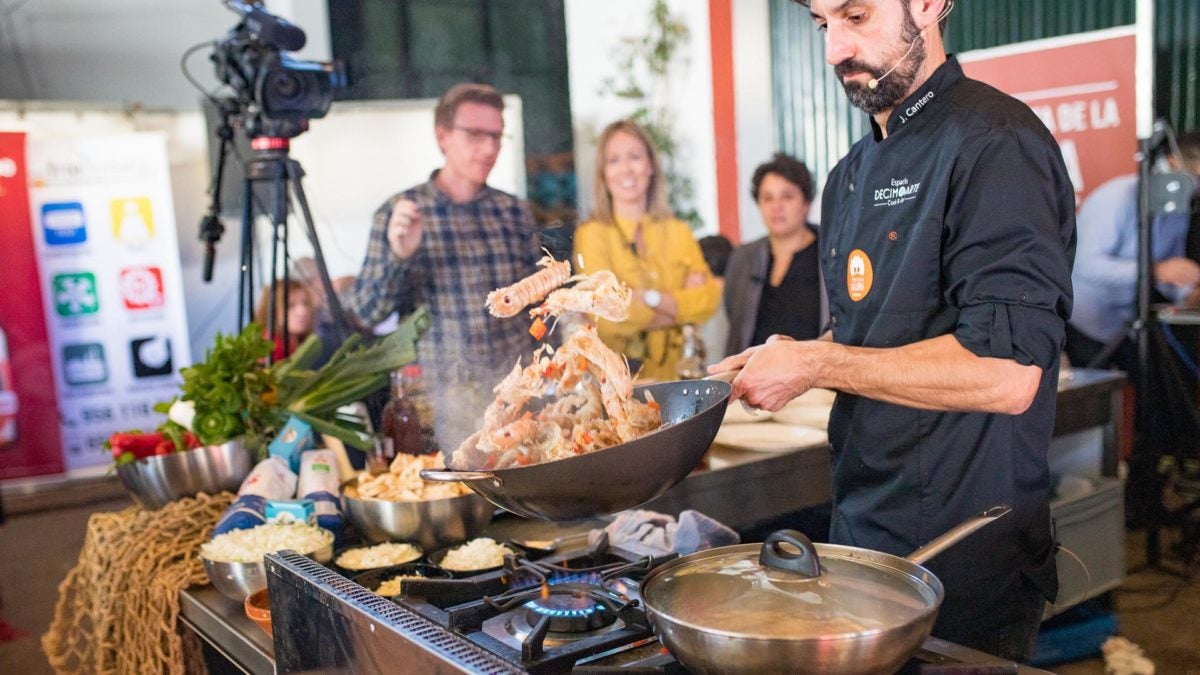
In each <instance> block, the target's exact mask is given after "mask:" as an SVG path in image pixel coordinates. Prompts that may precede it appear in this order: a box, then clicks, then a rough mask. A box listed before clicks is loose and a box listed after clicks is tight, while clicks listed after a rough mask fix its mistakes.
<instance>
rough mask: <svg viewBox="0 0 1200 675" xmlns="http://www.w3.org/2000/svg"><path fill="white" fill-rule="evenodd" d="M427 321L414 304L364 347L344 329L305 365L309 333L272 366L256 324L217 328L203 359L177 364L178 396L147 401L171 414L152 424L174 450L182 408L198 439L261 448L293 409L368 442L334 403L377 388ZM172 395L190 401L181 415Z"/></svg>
mask: <svg viewBox="0 0 1200 675" xmlns="http://www.w3.org/2000/svg"><path fill="white" fill-rule="evenodd" d="M429 322H430V319H429V314H428V312H427V311H426V310H425V309H424V308H421V309H418V310H417V311H416V312H414V313H413V314H412V315H410V316H409V317H408V318H407V319H405V320H404V321H403V322H402V323H401V324H400V326H399V327H398V328H397V329H396V331H395V332H393V333H391V334H390V335H388V336H386V337H384V338H382V339H380V340H378V341H377V342H375V343H374V344H371V345H368V346H364V345H363V341H362V337H361V336H359V335H357V334H354V335H351V336H350V338H348V339H347V340H346V341H345V342H344V343H343V344H342V346H341V347H340V348H338V350H337V351H336V352H335V353H334V354H333V356H332V357H331V358H330V359H329V361H328V362H327V363H325V364H324V365H323V366H321V367H320V368H318V369H316V370H313V369H312V366H313V364H314V363H315V362H316V359H317V358H318V357H319V356H320V354H321V341H320V338H318V337H316V336H315V335H314V336H310V337H309V338H308V339H306V340H305V341H304V342H303V343H301V344H300V346H299V347H298V348H297V349H296V351H295V353H293V354H292V355H291V356H290V357H288V358H286V359H283V360H281V361H279V362H277V363H275V364H274V365H272V366H267V365H266V364H265V361H266V357H267V356H268V355H270V353H271V351H272V350H273V348H274V346H273V344H272V343H271V342H270V341H269V340H266V339H264V338H263V337H262V334H263V329H262V327H261V326H258V325H256V324H253V323H252V324H250V325H248V326H246V328H245V329H244V330H242V332H241V334H240V335H231V336H228V337H226V336H223V335H217V338H216V342H215V343H214V345H213V347H212V348H211V349H209V350H208V352H207V353H206V354H205V360H204V362H203V363H199V364H196V365H194V366H191V367H189V368H184V369H183V370H182V371H181V374H182V375H183V386H182V390H183V393H182V395H181V396H178V397H176V398H173V399H171V400H170V401H165V402H163V403H159V404H158V405H156V406H155V408H154V409H155V410H157V411H159V412H163V413H170V414H171V417H172V419H170V420H168V421H167V422H164V423H163V425H162V426H160V427H159V431H160V432H162V433H163V434H165V435H166V436H167V437H168V438H170V439H171V440H173V441H175V446H176V448H177V449H179V450H183V449H185V448H186V438H185V432H186V431H187V430H188V429H187V424H186V423H187V422H188V420H187V419H186V417H187V416H189V415H190V416H191V419H190V426H191V431H193V432H194V433H195V434H196V436H197V437H198V438H199V440H200V442H201V443H202V444H204V445H214V444H219V443H224V442H226V441H230V440H233V439H235V438H241V439H243V442H244V443H245V444H246V447H248V448H251V449H253V450H256V451H261V450H262V449H264V448H265V446H266V444H267V442H268V441H269V440H270V439H271V438H272V437H273V436H274V434H275V432H277V431H278V430H279V429H280V428H282V427H283V425H284V424H285V423H286V422H287V418H288V417H289V416H291V415H295V416H296V417H298V418H300V419H301V420H303V421H305V422H307V423H308V424H309V425H311V426H312V428H313V429H314V430H315V431H317V432H319V433H323V434H328V435H330V436H334V437H336V438H339V439H341V440H342V441H343V442H345V443H347V444H348V445H351V446H353V447H357V448H361V449H364V450H365V449H369V448H370V447H371V444H372V439H371V436H370V435H369V434H368V433H367V432H366V429H364V428H363V426H362V423H361V422H360V421H359V420H358V418H356V417H353V416H346V415H343V414H341V413H339V412H338V409H339V408H341V407H342V406H345V405H346V404H348V403H353V402H354V401H358V400H361V399H362V398H363V397H365V396H367V395H368V394H370V393H371V392H373V391H376V390H378V389H380V388H383V387H384V386H386V385H387V383H388V374H389V373H391V372H392V371H394V370H396V369H398V368H400V367H402V366H404V365H405V364H408V363H410V362H412V361H413V360H414V359H415V358H416V342H417V339H418V338H420V336H421V335H422V334H423V333H424V332H425V330H426V329H427V328H428V327H429ZM179 401H182V402H183V403H184V407H185V408H187V407H190V408H191V410H189V411H188V413H186V414H184V415H182V416H180V415H176V414H175V412H174V409H176V408H178V407H179ZM193 412H194V414H191V413H193Z"/></svg>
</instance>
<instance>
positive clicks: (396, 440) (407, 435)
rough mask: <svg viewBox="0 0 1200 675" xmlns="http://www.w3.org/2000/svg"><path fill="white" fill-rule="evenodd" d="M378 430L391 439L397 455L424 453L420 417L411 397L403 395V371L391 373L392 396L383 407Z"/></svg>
mask: <svg viewBox="0 0 1200 675" xmlns="http://www.w3.org/2000/svg"><path fill="white" fill-rule="evenodd" d="M382 418H383V419H382V423H381V424H380V430H381V431H382V432H383V435H384V436H386V437H388V438H390V439H392V450H393V452H395V453H396V454H397V455H399V454H401V453H403V454H408V455H423V454H425V443H424V441H423V440H422V438H421V419H420V417H419V416H418V415H417V408H416V406H414V405H413V402H412V399H410V398H409V397H408V396H406V395H405V381H404V373H403V372H402V371H396V372H394V373H392V398H391V400H389V401H388V402H387V405H385V406H384V407H383V415H382Z"/></svg>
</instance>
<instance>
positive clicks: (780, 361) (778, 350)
mask: <svg viewBox="0 0 1200 675" xmlns="http://www.w3.org/2000/svg"><path fill="white" fill-rule="evenodd" d="M822 347H823V345H821V344H820V343H818V342H815V341H798V340H793V339H791V338H788V337H784V336H772V338H771V339H770V340H768V341H767V343H766V344H764V345H759V346H757V347H751V348H750V349H747V350H746V351H744V352H742V353H741V354H735V355H733V356H730V357H728V358H726V359H724V360H723V361H721V362H720V363H717V364H715V365H713V366H709V368H708V372H709V373H711V374H715V373H722V372H725V371H727V370H734V369H736V368H741V369H742V372H740V373H738V375H737V377H735V378H734V380H733V393H732V394H731V395H730V396H731V398H733V399H735V400H736V399H742V400H744V401H746V402H747V403H749V404H750V405H752V406H754V407H756V408H762V409H763V410H769V411H772V412H774V411H776V410H779V409H780V408H782V407H783V406H785V405H787V402H788V401H790V400H792V399H793V398H796V397H797V396H799V395H800V394H803V393H804V392H806V391H808V390H809V389H812V388H813V387H814V386H815V382H816V377H817V374H818V372H819V371H820V367H821V361H820V358H819V355H820V351H821V348H822Z"/></svg>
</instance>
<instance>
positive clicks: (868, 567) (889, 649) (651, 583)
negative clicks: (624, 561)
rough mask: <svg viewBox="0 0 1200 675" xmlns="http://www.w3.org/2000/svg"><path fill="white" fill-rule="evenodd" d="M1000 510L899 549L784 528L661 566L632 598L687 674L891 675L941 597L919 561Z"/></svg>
mask: <svg viewBox="0 0 1200 675" xmlns="http://www.w3.org/2000/svg"><path fill="white" fill-rule="evenodd" d="M1010 510H1011V509H1009V508H1008V507H1006V506H997V507H993V508H991V509H988V510H987V511H985V512H984V513H982V514H980V515H978V516H975V517H974V518H971V519H970V520H968V521H967V522H965V523H963V524H961V525H959V526H957V527H955V528H954V529H952V530H950V531H949V532H947V533H946V534H943V535H942V536H940V537H938V538H937V539H935V540H933V541H932V542H930V543H929V544H927V545H926V546H924V547H922V548H920V549H919V550H917V551H916V552H914V553H912V554H911V555H909V556H907V557H905V558H901V557H899V556H894V555H890V554H888V553H881V552H879V551H872V550H869V549H862V548H856V547H853V546H838V545H832V544H813V543H812V542H810V541H809V540H808V538H807V537H805V536H804V535H803V534H800V533H799V532H795V531H792V530H782V531H779V532H775V533H773V534H772V535H771V536H769V537H767V540H766V541H765V542H764V543H763V544H762V545H761V546H760V545H758V544H742V545H739V546H725V547H722V548H716V549H711V550H708V551H701V552H698V553H693V554H691V555H688V556H685V557H682V558H678V559H676V560H674V561H671V562H669V563H667V564H666V565H662V566H660V567H659V568H657V569H655V570H654V571H653V572H651V573H650V575H649V576H647V577H646V579H645V581H643V582H642V585H641V595H642V601H643V602H644V603H645V606H646V613H647V615H648V616H649V618H650V622H651V623H652V624H653V625H654V628H655V630H656V632H657V633H658V637H659V639H660V640H661V641H662V643H663V644H664V645H666V647H667V649H668V650H670V652H671V653H672V654H673V655H674V656H675V658H677V659H679V661H680V663H682V664H683V665H684V666H685V667H686V668H687V669H688V671H689V672H692V673H697V674H701V673H782V672H788V673H821V674H824V675H851V674H854V675H857V674H860V673H861V674H862V675H867V674H875V673H891V672H895V671H896V670H897V669H899V668H900V667H901V666H902V665H904V662H905V661H907V660H908V658H909V657H911V656H912V655H913V654H914V653H915V652H916V651H917V649H918V648H919V647H920V646H921V643H922V642H924V641H925V639H926V638H928V637H929V631H930V630H931V629H932V628H933V623H934V621H935V620H936V619H937V612H938V608H939V607H940V606H941V604H942V597H943V594H944V590H943V589H942V583H941V582H940V581H938V579H937V577H936V576H934V575H933V573H931V572H930V571H929V570H927V569H925V568H924V567H922V566H921V563H923V562H925V561H926V560H928V559H930V558H932V557H933V556H935V555H937V554H938V553H940V552H941V551H943V550H944V549H946V548H947V547H949V546H951V545H952V544H955V543H957V542H958V541H959V540H961V539H963V538H964V537H966V536H967V535H969V534H971V533H972V532H974V531H975V530H977V529H979V528H980V527H983V526H984V525H986V524H988V523H990V522H992V521H994V520H995V519H997V518H999V517H1001V516H1003V515H1005V514H1006V513H1008V512H1009V511H1010ZM785 545H790V546H791V547H793V548H792V549H791V550H789V549H788V548H786V547H785Z"/></svg>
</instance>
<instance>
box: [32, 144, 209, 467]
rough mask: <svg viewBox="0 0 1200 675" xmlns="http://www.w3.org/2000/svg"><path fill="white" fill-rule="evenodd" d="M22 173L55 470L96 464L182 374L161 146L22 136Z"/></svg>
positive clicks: (172, 234)
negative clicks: (53, 419)
mask: <svg viewBox="0 0 1200 675" xmlns="http://www.w3.org/2000/svg"><path fill="white" fill-rule="evenodd" d="M27 167H28V172H29V203H30V221H31V223H32V227H33V239H34V246H35V250H36V253H37V260H38V271H39V275H40V280H41V288H42V301H43V306H44V308H45V314H46V322H47V328H48V329H49V331H48V332H49V337H50V355H51V359H52V361H53V363H54V372H55V381H56V384H57V391H58V404H59V411H60V417H61V426H62V439H63V440H62V445H63V454H64V458H65V463H66V468H67V469H68V470H71V469H80V468H85V467H89V466H95V465H98V464H104V463H107V462H108V461H109V457H108V456H107V455H106V454H105V453H103V452H102V450H101V445H102V444H103V442H104V440H105V439H106V438H107V437H108V436H109V434H111V433H112V432H114V431H118V430H125V429H142V430H150V429H153V428H155V427H156V426H158V424H159V422H161V420H162V416H161V415H160V414H158V413H155V412H154V410H153V405H154V403H156V402H157V401H160V400H164V399H167V398H170V397H171V396H172V395H173V394H175V393H176V392H177V389H178V382H179V378H178V372H179V369H180V368H181V367H184V366H187V365H189V361H188V359H189V356H188V355H189V354H190V346H189V343H188V333H187V320H186V315H185V308H184V297H183V283H182V279H181V277H180V265H179V245H178V239H177V236H176V230H175V208H174V203H173V201H172V197H171V182H170V167H169V164H168V161H167V150H166V137H165V136H164V135H163V134H161V133H152V132H147V133H135V134H120V135H111V136H92V137H81V138H70V139H41V140H39V139H37V138H30V139H29V140H28V146H27Z"/></svg>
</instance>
